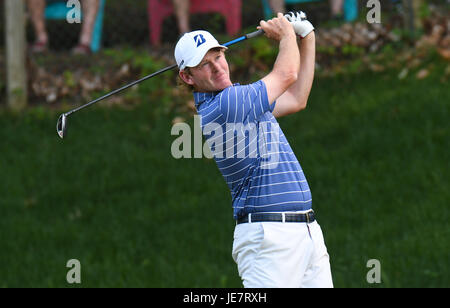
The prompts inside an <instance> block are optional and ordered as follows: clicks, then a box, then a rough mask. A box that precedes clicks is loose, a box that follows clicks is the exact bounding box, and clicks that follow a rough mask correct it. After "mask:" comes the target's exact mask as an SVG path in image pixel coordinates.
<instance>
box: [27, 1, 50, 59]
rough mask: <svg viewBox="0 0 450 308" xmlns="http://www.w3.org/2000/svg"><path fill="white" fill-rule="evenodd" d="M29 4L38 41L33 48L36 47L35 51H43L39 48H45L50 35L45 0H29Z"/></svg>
mask: <svg viewBox="0 0 450 308" xmlns="http://www.w3.org/2000/svg"><path fill="white" fill-rule="evenodd" d="M27 5H28V9H29V11H30V17H31V22H32V23H33V27H34V31H35V35H36V42H35V44H34V45H33V49H34V48H35V47H36V50H35V51H41V50H37V49H38V48H39V47H41V48H44V49H45V48H46V46H47V43H48V35H47V31H46V29H45V19H44V10H45V0H28V1H27Z"/></svg>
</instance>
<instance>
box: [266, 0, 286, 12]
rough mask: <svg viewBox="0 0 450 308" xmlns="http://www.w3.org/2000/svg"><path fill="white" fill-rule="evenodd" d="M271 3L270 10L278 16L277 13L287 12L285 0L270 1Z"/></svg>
mask: <svg viewBox="0 0 450 308" xmlns="http://www.w3.org/2000/svg"><path fill="white" fill-rule="evenodd" d="M269 3H270V8H271V9H272V11H273V12H274V13H275V14H277V13H285V12H286V7H285V5H284V0H269Z"/></svg>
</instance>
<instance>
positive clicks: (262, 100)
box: [218, 80, 275, 123]
mask: <svg viewBox="0 0 450 308" xmlns="http://www.w3.org/2000/svg"><path fill="white" fill-rule="evenodd" d="M218 99H219V107H220V110H221V113H222V115H223V117H224V119H225V122H226V123H247V122H257V121H258V120H259V118H260V117H261V116H262V115H263V114H265V113H266V112H268V111H269V112H272V111H273V108H274V107H275V104H272V105H270V104H269V99H268V97H267V89H266V85H265V84H264V82H263V81H262V80H259V81H257V82H255V83H252V84H249V85H234V86H231V87H228V88H226V89H225V90H223V91H222V92H221V93H220V94H219V98H218Z"/></svg>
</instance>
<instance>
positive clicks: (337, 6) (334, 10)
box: [330, 0, 344, 17]
mask: <svg viewBox="0 0 450 308" xmlns="http://www.w3.org/2000/svg"><path fill="white" fill-rule="evenodd" d="M343 1H344V0H330V9H331V17H341V16H342V14H343V13H342V5H343Z"/></svg>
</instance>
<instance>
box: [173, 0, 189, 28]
mask: <svg viewBox="0 0 450 308" xmlns="http://www.w3.org/2000/svg"><path fill="white" fill-rule="evenodd" d="M172 3H173V8H174V11H175V15H176V17H177V20H178V31H179V32H180V34H183V33H186V32H189V31H190V28H191V27H190V26H189V0H172Z"/></svg>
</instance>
